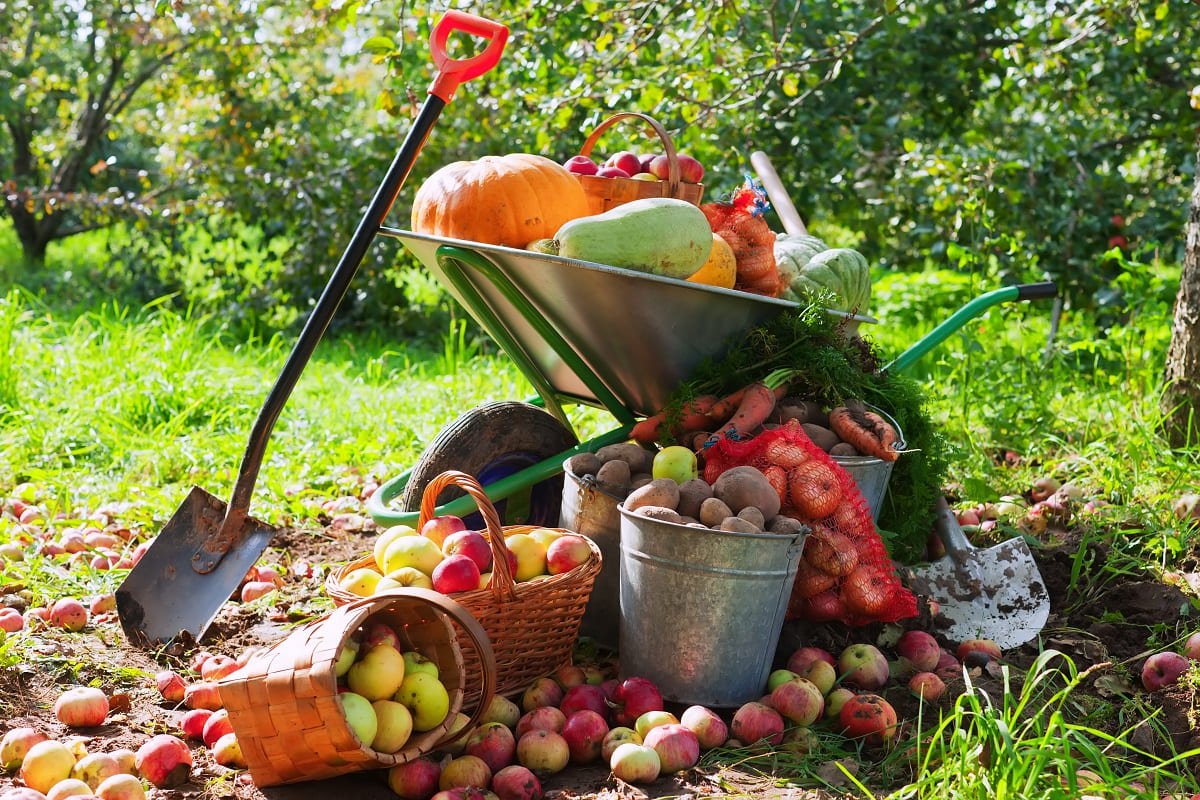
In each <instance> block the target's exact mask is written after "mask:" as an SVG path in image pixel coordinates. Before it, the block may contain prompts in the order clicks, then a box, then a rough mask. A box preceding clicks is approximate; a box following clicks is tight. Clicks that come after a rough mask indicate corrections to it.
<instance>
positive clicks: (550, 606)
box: [325, 470, 601, 703]
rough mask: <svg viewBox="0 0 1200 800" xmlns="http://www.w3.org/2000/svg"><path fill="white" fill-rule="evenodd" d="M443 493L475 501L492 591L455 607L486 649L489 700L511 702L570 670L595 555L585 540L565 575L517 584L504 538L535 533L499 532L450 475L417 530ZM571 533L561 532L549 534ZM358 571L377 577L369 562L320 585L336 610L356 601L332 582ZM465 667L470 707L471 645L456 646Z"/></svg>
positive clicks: (480, 499) (433, 487)
mask: <svg viewBox="0 0 1200 800" xmlns="http://www.w3.org/2000/svg"><path fill="white" fill-rule="evenodd" d="M448 486H458V487H459V488H461V489H463V490H464V491H466V493H467V494H469V495H471V497H472V498H473V499H474V500H475V503H476V505H477V506H478V508H479V511H480V514H482V516H483V518H484V520H485V521H486V523H487V530H485V531H481V533H483V535H484V536H485V537H486V538H487V539H488V541H489V542H490V544H491V546H492V562H493V564H492V567H493V571H492V583H491V586H489V587H488V588H486V589H477V590H475V591H471V592H459V593H457V594H455V595H453V597H454V599H455V600H457V601H458V602H459V603H461V604H462V605H463V606H465V607H466V608H467V609H468V610H469V611H470V612H471V613H472V614H474V615H475V618H476V619H477V620H479V624H480V625H482V626H483V629H484V631H485V632H486V633H487V636H488V639H489V640H490V641H491V644H492V650H493V651H494V653H495V659H496V694H501V695H510V694H513V693H515V692H518V691H523V690H524V689H525V688H526V687H528V685H529V684H530V683H531V682H532V681H533V679H534V678H538V677H541V676H544V675H548V674H550V673H551V672H553V671H554V670H556V669H558V668H559V667H561V666H563V665H565V664H569V663H570V661H571V651H572V650H573V649H574V646H575V641H576V639H577V638H578V635H579V623H580V622H581V620H582V619H583V612H584V611H585V610H586V608H587V603H588V598H589V597H590V596H591V593H592V584H593V583H595V581H596V576H597V575H599V574H600V562H601V556H600V548H599V547H597V546H596V543H595V542H593V541H592V540H591V539H588V538H587V537H586V536H585V537H583V538H584V539H585V540H586V541H587V542H588V544H589V545H590V546H591V549H592V555H591V558H589V559H588V560H587V561H586V562H585V563H583V564H580V565H579V566H578V567H575V569H573V570H571V571H570V572H564V573H562V574H559V575H549V576H543V577H539V578H535V579H534V580H531V581H525V582H522V583H517V582H516V581H515V580H514V579H513V575H512V573H511V572H510V570H509V564H508V548H507V547H506V546H505V544H504V537H505V536H511V535H513V534H515V533H528V532H529V531H533V530H537V529H538V526H534V525H509V526H506V527H502V526H501V524H500V515H499V514H497V513H496V508H495V506H493V505H492V503H491V500H489V499H488V496H487V494H486V493H485V492H484V490H483V487H482V486H480V485H479V483H478V482H477V481H476V480H475V479H474V478H473V477H471V476H470V475H468V474H466V473H465V472H458V471H457V470H449V471H447V472H443V473H442V474H440V475H438V476H437V477H436V478H434V479H433V480H432V481H430V482H429V485H428V486H426V487H425V491H424V493H423V494H422V496H421V515H420V517H419V521H418V523H417V528H418V529H420V527H421V526H423V525H424V524H425V523H426V522H427V521H428V520H429V519H430V518H432V517H434V516H435V514H436V508H437V506H436V503H437V496H438V495H439V494H440V493H441V492H442V490H443V489H445V488H446V487H448ZM549 530H556V531H559V532H562V533H572V532H573V531H567V530H566V529H564V528H550V529H549ZM360 567H369V568H371V569H378V567H377V566H376V564H375V558H374V556H370V555H368V556H366V557H364V558H360V559H357V560H355V561H351V562H350V563H348V564H345V565H343V566H342V567H341V568H340V569H337V570H334V571H333V572H331V573H330V574H329V577H327V578H326V579H325V590H326V591H327V592H328V593H329V596H330V597H332V598H333V601H334V602H335V603H339V604H340V603H348V602H352V601H354V600H356V599H358V598H357V596H356V595H352V594H350V593H349V592H346V591H345V590H344V589H342V588H341V587H340V586H338V582H339V581H340V580H341V578H342V577H343V576H344V575H346V574H348V573H350V572H351V571H353V570H355V569H359V568H360ZM459 644H460V646H461V647H462V652H463V660H464V662H465V663H466V673H467V676H468V677H467V683H468V692H467V695H466V699H465V700H464V702H466V703H471V702H473V701H474V700H475V698H476V695H474V694H473V693H471V691H469V688H470V687H471V686H474V685H481V684H480V682H479V681H478V680H477V679H475V678H474V677H473V676H475V675H476V671H477V670H481V669H482V668H483V661H482V660H481V658H480V653H479V651H478V650H477V649H476V648H475V647H473V646H472V642H470V641H462V640H460V642H459Z"/></svg>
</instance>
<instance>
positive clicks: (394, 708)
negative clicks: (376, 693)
mask: <svg viewBox="0 0 1200 800" xmlns="http://www.w3.org/2000/svg"><path fill="white" fill-rule="evenodd" d="M371 707H372V708H374V709H375V718H376V719H377V720H378V721H379V727H378V729H377V730H376V732H375V738H374V739H373V740H372V741H371V748H372V749H374V750H378V751H379V752H381V753H395V752H398V751H399V750H400V749H401V748H402V747H404V745H405V744H407V742H408V737H410V736H412V730H413V718H412V714H410V713H409V711H408V708H407V707H405V706H404V704H403V703H397V702H396V701H395V700H376V701H375V702H374V703H371Z"/></svg>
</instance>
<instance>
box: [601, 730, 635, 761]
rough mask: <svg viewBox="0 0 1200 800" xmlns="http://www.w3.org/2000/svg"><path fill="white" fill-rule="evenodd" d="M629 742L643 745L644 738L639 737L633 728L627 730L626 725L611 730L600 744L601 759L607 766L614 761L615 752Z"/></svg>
mask: <svg viewBox="0 0 1200 800" xmlns="http://www.w3.org/2000/svg"><path fill="white" fill-rule="evenodd" d="M627 742H632V743H633V744H641V743H642V737H640V736H638V734H637V731H635V730H634V729H633V728H626V727H625V726H624V725H618V726H617V727H615V728H610V729H609V731H608V733H606V734H604V740H603V741H602V742H601V743H600V758H602V759H603V760H604V762H605V763H606V764H607V763H608V762H610V761H611V760H612V754H613V751H614V750H616V749H617V748H618V747H620V746H621V745H623V744H625V743H627Z"/></svg>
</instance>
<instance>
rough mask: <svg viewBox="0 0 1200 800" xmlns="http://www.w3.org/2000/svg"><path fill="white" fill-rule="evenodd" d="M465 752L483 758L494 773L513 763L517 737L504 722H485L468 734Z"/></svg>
mask: <svg viewBox="0 0 1200 800" xmlns="http://www.w3.org/2000/svg"><path fill="white" fill-rule="evenodd" d="M463 752H464V753H466V754H467V755H470V756H475V757H477V758H481V759H483V762H484V763H485V764H487V765H488V769H490V770H491V771H492V773H493V774H494V773H496V772H499V771H500V770H502V769H504V768H505V767H507V766H508V765H509V764H511V763H513V759H514V758H515V757H516V753H517V739H516V737H515V736H513V732H512V731H511V730H509V729H508V727H507V726H506V725H505V724H504V723H502V722H485V723H484V724H482V725H480V726H479V727H477V728H475V730H473V731H471V733H470V734H469V735H468V736H467V742H466V746H465V747H464V749H463Z"/></svg>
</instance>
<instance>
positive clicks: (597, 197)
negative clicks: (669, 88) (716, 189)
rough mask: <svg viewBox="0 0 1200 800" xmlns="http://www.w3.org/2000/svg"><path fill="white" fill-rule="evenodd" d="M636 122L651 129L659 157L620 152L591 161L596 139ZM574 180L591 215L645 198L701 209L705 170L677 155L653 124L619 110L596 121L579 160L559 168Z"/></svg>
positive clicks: (649, 119)
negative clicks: (620, 124)
mask: <svg viewBox="0 0 1200 800" xmlns="http://www.w3.org/2000/svg"><path fill="white" fill-rule="evenodd" d="M628 119H639V120H642V121H643V122H645V123H646V124H647V125H649V126H650V128H651V130H652V131H653V132H654V135H655V136H656V137H658V141H659V144H660V146H661V148H662V152H659V153H644V154H641V155H639V154H637V153H634V152H633V151H631V150H621V151H619V152H617V153H613V154H612V155H610V156H608V157H607V158H605V159H604V160H603V161H602V162H600V163H597V161H596V160H595V159H594V158H593V157H592V150H593V149H594V148H595V146H596V143H597V142H598V141H599V140H600V137H601V136H602V135H603V134H604V133H605V131H607V130H608V129H609V128H611V127H612V126H613V125H615V124H617V123H618V122H621V121H622V120H628ZM563 166H565V167H566V168H567V171H568V172H570V173H572V174H573V175H575V177H576V178H577V179H578V180H579V183H580V185H581V186H583V191H584V193H585V194H586V195H587V200H588V207H589V209H590V213H592V214H602V213H604V212H605V211H608V210H609V209H611V208H616V207H617V206H619V205H622V204H624V203H628V202H631V201H633V200H641V199H643V198H646V197H674V198H676V199H678V200H686V201H687V202H689V203H691V204H692V205H696V206H698V205H700V198H701V196H702V195H703V194H704V184H702V183H701V182H700V181H702V180H703V179H704V167H703V166H702V165H701V164H700V162H699V161H697V160H696V159H694V158H692V157H691V156H688V155H685V154H683V153H679V152H677V151H676V150H675V145H674V143H673V142H672V141H671V137H670V135H669V134H668V133H667V130H666V128H664V127H663V126H662V125H661V124H660V123H659V122H658V120H656V119H654V118H653V117H651V116H649V115H646V114H642V113H640V112H637V111H622V112H620V113H618V114H613V115H612V116H611V117H609V118H608V119H606V120H604V121H603V122H601V123H600V124H599V125H597V126H596V129H595V130H593V131H592V133H591V135H590V136H588V138H587V140H586V141H584V143H583V147H582V148H580V150H579V155H577V156H573V157H572V158H570V159H568V160H567V162H566V163H565V164H564V165H563Z"/></svg>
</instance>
